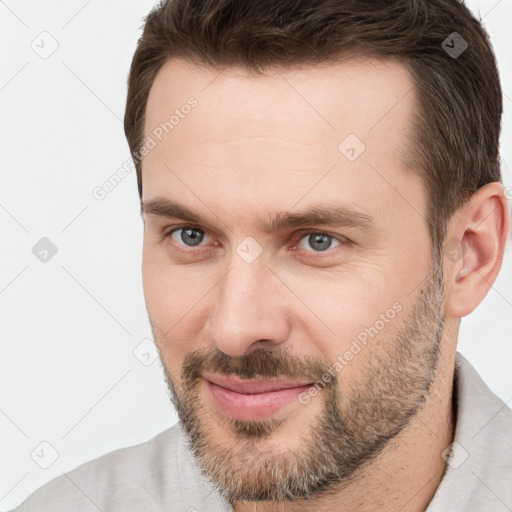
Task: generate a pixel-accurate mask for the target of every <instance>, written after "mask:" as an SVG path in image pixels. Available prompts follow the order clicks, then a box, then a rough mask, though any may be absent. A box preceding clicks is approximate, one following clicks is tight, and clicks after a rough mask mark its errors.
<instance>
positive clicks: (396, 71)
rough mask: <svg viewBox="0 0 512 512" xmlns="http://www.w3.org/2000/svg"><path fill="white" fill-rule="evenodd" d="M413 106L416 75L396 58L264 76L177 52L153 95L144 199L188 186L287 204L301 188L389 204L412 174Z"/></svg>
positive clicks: (242, 201) (234, 199) (240, 202)
mask: <svg viewBox="0 0 512 512" xmlns="http://www.w3.org/2000/svg"><path fill="white" fill-rule="evenodd" d="M191 105H192V106H191ZM414 108H415V94H414V87H413V82H412V77H411V75H410V73H409V71H408V70H407V69H406V68H405V66H403V65H402V64H400V63H399V62H396V61H393V60H386V61H383V60H376V59H373V58H357V59H355V58H352V59H348V60H345V61H342V62H338V63H335V64H328V65H325V64H324V65H317V66H304V67H294V68H286V69H284V68H274V69H269V70H268V71H266V72H265V73H264V74H263V75H255V74H250V73H248V72H247V71H245V70H241V69H239V68H226V69H223V70H222V69H211V68H207V67H199V66H195V65H193V64H192V63H189V62H186V61H183V60H178V59H174V60H169V61H168V62H167V63H166V64H165V65H164V66H163V67H162V68H161V69H160V71H159V72H158V74H157V76H156V78H155V80H154V83H153V86H152V88H151V91H150V94H149V98H148V102H147V109H146V118H145V137H150V138H151V139H153V141H154V142H155V144H154V147H153V148H152V149H151V150H150V151H149V153H148V154H147V156H145V158H144V160H143V199H145V200H147V199H150V198H153V197H156V196H165V195H172V194H173V193H174V197H175V198H176V193H177V192H176V191H177V189H178V188H180V191H179V192H178V194H180V195H181V194H184V195H186V196H188V197H189V198H190V199H191V200H194V199H197V197H195V198H194V191H193V190H192V189H193V188H194V187H195V190H196V192H200V194H199V195H203V197H205V198H206V197H211V196H212V195H215V194H219V193H221V192H222V195H223V200H224V201H228V202H229V201H231V202H230V204H232V205H233V207H234V208H235V207H238V208H246V209H247V208H248V207H249V206H250V205H252V206H254V207H257V206H258V205H257V204H251V202H252V203H254V201H255V199H256V198H260V199H261V198H262V197H265V201H266V202H267V203H271V202H273V201H274V202H275V203H276V205H277V204H279V205H280V206H282V207H290V206H291V205H292V204H293V203H294V202H296V201H297V200H299V199H300V197H301V195H302V196H303V195H304V194H305V193H307V194H308V196H311V198H312V199H313V196H314V195H315V194H316V195H317V196H319V197H321V196H322V194H325V193H328V194H331V195H333V194H334V195H340V194H341V195H342V196H344V198H345V199H346V202H347V203H348V204H356V203H358V202H359V203H363V204H364V202H365V201H367V202H368V201H375V200H377V202H379V201H381V202H382V201H384V200H386V199H389V198H390V197H391V196H392V195H394V194H396V191H397V190H398V189H400V188H401V186H402V184H403V185H404V186H408V183H407V180H414V179H415V177H414V176H411V173H409V172H407V171H408V169H407V168H406V166H405V164H404V160H405V155H406V149H407V147H408V143H409V142H408V141H409V139H408V134H409V133H410V131H411V128H410V121H411V114H412V113H413V111H414ZM354 157H355V158H354ZM330 171H333V172H330ZM320 181H321V182H322V183H320ZM386 181H387V182H388V185H387V186H386V185H385V182H386ZM389 182H392V185H391V188H392V189H394V190H395V191H394V192H392V190H390V186H389ZM316 183H318V184H319V185H315V184H316ZM308 189H310V190H311V192H307V190H308ZM313 189H314V190H313ZM195 195H196V196H197V194H195ZM372 195H373V198H372V197H371V196H372ZM376 195H379V196H380V198H376V197H375V196H376ZM283 201H284V202H285V203H286V201H288V202H287V203H286V204H283ZM260 206H261V204H260Z"/></svg>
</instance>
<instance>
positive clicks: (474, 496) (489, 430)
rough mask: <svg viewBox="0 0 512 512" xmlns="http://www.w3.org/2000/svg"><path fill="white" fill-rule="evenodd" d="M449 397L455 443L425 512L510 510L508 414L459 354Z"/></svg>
mask: <svg viewBox="0 0 512 512" xmlns="http://www.w3.org/2000/svg"><path fill="white" fill-rule="evenodd" d="M454 394H455V404H456V428H455V438H454V440H453V443H452V445H450V447H449V448H451V450H450V452H449V457H448V460H447V464H448V465H447V469H446V473H445V475H444V478H443V480H442V481H441V484H440V486H439V488H438V490H437V492H436V495H435V496H434V498H433V500H432V502H431V504H430V506H429V508H428V511H429V512H431V511H432V512H437V511H445V510H450V511H453V512H459V511H460V512H466V511H469V510H475V511H476V510H493V511H496V512H498V511H500V512H501V511H502V510H503V511H510V510H511V509H510V508H509V505H512V485H511V483H512V410H511V409H510V408H509V407H508V406H507V404H506V403H505V402H503V401H502V400H501V399H500V398H499V397H497V396H496V395H495V394H494V393H493V392H492V391H491V389H489V387H488V386H487V384H486V383H485V382H484V381H483V380H482V378H481V377H480V376H479V375H478V373H477V372H476V370H475V369H474V368H473V366H472V365H471V364H470V363H469V362H468V361H467V360H466V359H465V358H464V357H463V356H462V355H461V354H460V353H458V354H457V361H456V366H455V380H454ZM447 450H448V448H447ZM443 458H444V456H443ZM445 460H446V459H445Z"/></svg>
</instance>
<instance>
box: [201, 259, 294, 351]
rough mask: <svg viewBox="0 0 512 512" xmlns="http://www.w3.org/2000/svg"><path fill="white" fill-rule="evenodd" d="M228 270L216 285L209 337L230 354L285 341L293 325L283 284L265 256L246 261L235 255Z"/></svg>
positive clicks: (269, 346)
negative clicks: (288, 315)
mask: <svg viewBox="0 0 512 512" xmlns="http://www.w3.org/2000/svg"><path fill="white" fill-rule="evenodd" d="M229 269H230V270H229V272H228V273H227V275H226V276H225V277H224V279H222V280H221V282H220V283H219V286H218V288H217V296H216V297H215V300H216V305H215V308H214V310H213V313H212V316H211V317H210V322H209V324H210V340H211V341H212V342H213V343H214V344H215V345H216V347H217V348H218V349H220V350H222V352H224V353H225V354H228V355H231V356H238V355H243V354H247V353H250V352H251V351H252V350H256V349H257V348H262V347H265V348H269V349H271V348H275V347H276V346H277V345H280V344H282V343H283V342H285V341H286V340H287V339H288V337H289V329H290V325H289V319H288V318H287V314H286V313H287V310H286V295H285V294H284V293H283V289H282V288H283V286H284V285H283V283H282V282H281V281H280V280H279V279H278V278H277V277H276V275H274V273H273V272H272V271H271V270H270V269H268V268H267V267H266V263H265V260H264V259H263V257H260V258H258V259H257V260H256V261H254V262H252V263H247V262H245V261H244V260H243V259H242V258H240V257H239V256H238V255H237V254H234V257H233V258H232V259H231V264H230V267H229Z"/></svg>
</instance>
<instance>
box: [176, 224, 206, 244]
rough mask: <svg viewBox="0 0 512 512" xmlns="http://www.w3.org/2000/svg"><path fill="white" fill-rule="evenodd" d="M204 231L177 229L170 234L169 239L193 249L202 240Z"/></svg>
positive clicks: (189, 228)
mask: <svg viewBox="0 0 512 512" xmlns="http://www.w3.org/2000/svg"><path fill="white" fill-rule="evenodd" d="M204 236H205V235H204V231H202V230H200V229H197V228H191V227H188V228H179V229H176V230H175V231H173V232H172V233H171V237H172V238H173V240H175V241H176V242H178V243H184V244H185V245H186V246H188V247H195V246H197V245H199V244H200V243H201V242H202V241H203V240H204Z"/></svg>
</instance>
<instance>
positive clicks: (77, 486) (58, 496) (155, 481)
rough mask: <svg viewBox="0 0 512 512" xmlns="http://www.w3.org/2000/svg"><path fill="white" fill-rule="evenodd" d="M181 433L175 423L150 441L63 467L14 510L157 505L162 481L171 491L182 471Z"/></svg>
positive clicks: (113, 508) (65, 509)
mask: <svg viewBox="0 0 512 512" xmlns="http://www.w3.org/2000/svg"><path fill="white" fill-rule="evenodd" d="M179 437H180V431H179V429H178V426H177V425H176V426H174V427H172V428H170V429H167V430H165V431H163V432H161V433H159V434H158V435H156V436H155V437H153V438H152V439H150V440H148V441H146V442H143V443H140V444H137V445H135V446H130V447H126V448H121V449H118V450H115V451H112V452H110V453H107V454H105V455H103V456H101V457H99V458H97V459H94V460H91V461H89V462H86V463H84V464H82V465H80V466H78V467H77V468H75V469H73V470H72V471H69V472H63V473H62V475H60V476H58V477H57V478H54V479H53V480H51V481H50V482H48V483H47V484H45V485H44V486H43V487H41V488H39V489H37V490H36V491H35V492H34V493H32V494H31V495H30V496H29V497H28V498H27V499H26V500H25V501H24V502H23V503H22V504H21V505H19V506H18V507H17V508H16V509H15V510H16V512H36V511H38V512H39V511H43V510H45V511H49V510H51V511H52V512H60V511H69V510H74V511H80V512H82V511H83V512H86V511H87V512H88V511H93V510H94V511H95V512H97V510H113V511H117V510H137V509H138V510H153V509H154V506H153V501H154V500H155V499H157V498H158V496H157V495H156V496H155V491H158V490H159V489H158V487H159V486H161V485H164V484H165V485H166V486H167V485H170V489H168V490H169V491H171V493H172V490H173V489H172V485H173V481H176V479H175V478H173V477H174V476H176V473H177V472H178V460H177V447H178V441H179ZM162 479H165V480H166V481H165V483H164V482H162ZM160 492H161V489H160Z"/></svg>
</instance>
